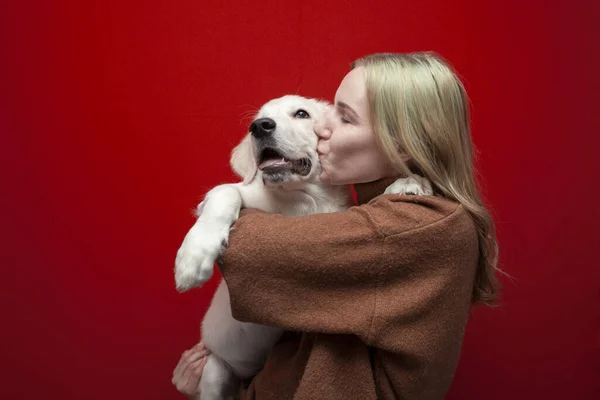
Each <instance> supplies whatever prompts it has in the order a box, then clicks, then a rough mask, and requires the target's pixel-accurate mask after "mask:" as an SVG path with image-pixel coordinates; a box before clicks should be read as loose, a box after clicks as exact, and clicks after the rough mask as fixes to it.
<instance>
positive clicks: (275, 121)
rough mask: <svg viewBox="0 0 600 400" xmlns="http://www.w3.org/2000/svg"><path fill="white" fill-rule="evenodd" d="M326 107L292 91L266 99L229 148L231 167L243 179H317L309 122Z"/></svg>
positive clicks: (277, 181)
mask: <svg viewBox="0 0 600 400" xmlns="http://www.w3.org/2000/svg"><path fill="white" fill-rule="evenodd" d="M329 107H330V105H329V104H328V103H326V102H324V101H319V100H315V99H307V98H304V97H300V96H293V95H288V96H284V97H281V98H279V99H275V100H271V101H269V102H268V103H267V104H265V105H264V106H263V107H262V108H261V109H260V111H259V112H258V114H257V116H256V118H255V119H254V121H253V122H252V124H251V125H250V129H249V130H250V132H249V133H248V135H246V137H245V138H244V139H243V140H242V142H241V143H240V144H239V145H237V146H236V148H235V149H233V152H232V154H231V166H232V168H233V170H234V171H235V172H236V173H237V174H238V175H239V176H240V177H242V178H243V179H244V182H245V183H248V182H251V181H252V180H253V179H255V178H261V179H262V180H263V182H264V183H265V185H281V184H288V183H303V182H316V181H318V177H319V174H320V167H319V157H318V154H317V140H318V138H317V135H316V134H315V133H314V131H313V125H314V123H315V122H316V121H318V120H319V119H320V118H322V117H323V115H325V113H326V112H327V110H328V109H329Z"/></svg>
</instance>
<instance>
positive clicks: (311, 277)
mask: <svg viewBox="0 0 600 400" xmlns="http://www.w3.org/2000/svg"><path fill="white" fill-rule="evenodd" d="M389 183H390V182H389V181H385V182H384V181H378V182H373V183H370V184H362V185H356V190H357V194H358V199H359V203H361V204H362V203H364V204H362V205H360V206H357V207H353V208H351V209H350V210H349V211H347V212H341V213H332V214H318V215H311V216H304V217H285V216H282V215H275V214H265V213H263V212H260V211H256V210H244V211H243V212H242V215H241V217H240V219H239V220H238V222H237V223H236V224H235V225H234V229H233V231H232V232H231V239H230V243H229V247H228V249H227V251H226V252H225V255H224V257H223V260H222V262H223V263H222V265H221V271H222V273H223V276H224V278H225V280H226V281H227V285H228V287H229V291H230V295H231V309H232V312H233V316H234V318H236V319H238V320H240V321H246V322H254V323H259V324H266V325H273V326H278V327H281V328H283V329H285V330H286V331H287V333H286V334H285V335H284V336H283V338H282V339H281V340H280V341H279V343H278V344H277V345H276V346H275V347H274V348H273V350H272V351H271V353H270V355H269V358H268V360H267V362H266V365H265V367H264V369H263V370H262V371H261V372H260V373H259V374H258V375H257V376H256V377H255V378H254V379H253V380H252V382H251V383H250V384H249V386H248V387H247V388H245V389H244V390H242V393H241V394H240V397H241V399H248V400H249V399H257V400H267V399H268V400H285V399H294V400H313V399H326V400H338V399H339V400H350V399H357V400H375V399H382V400H388V399H389V400H391V399H442V398H444V395H445V394H446V392H447V390H448V388H449V386H450V383H451V381H452V377H453V375H454V371H455V369H456V366H457V363H458V359H459V355H460V349H461V345H462V341H463V336H464V329H465V325H466V322H467V318H468V314H469V309H470V302H471V294H472V290H473V280H474V276H475V269H476V265H477V257H478V242H477V240H478V239H477V234H476V231H475V227H474V225H473V222H472V221H471V219H470V217H469V215H468V214H467V212H466V211H465V209H464V208H463V207H462V206H460V205H459V204H457V203H455V202H452V201H449V200H447V199H444V198H440V197H432V196H401V195H380V196H378V197H375V196H377V195H379V194H380V193H382V192H383V189H384V188H385V187H386V186H387V184H389ZM373 197H375V198H373ZM372 198H373V199H372ZM296 332H298V333H296Z"/></svg>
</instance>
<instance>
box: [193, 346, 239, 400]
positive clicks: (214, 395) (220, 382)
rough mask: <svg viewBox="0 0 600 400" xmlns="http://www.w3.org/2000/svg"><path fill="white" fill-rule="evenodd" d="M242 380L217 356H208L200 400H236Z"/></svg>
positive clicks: (201, 383)
mask: <svg viewBox="0 0 600 400" xmlns="http://www.w3.org/2000/svg"><path fill="white" fill-rule="evenodd" d="M239 386H240V380H239V379H238V378H237V377H236V376H235V375H234V374H233V372H232V371H231V368H229V366H228V365H227V364H226V363H225V361H223V360H222V359H221V358H219V357H218V356H216V355H215V354H211V355H210V356H208V362H207V363H206V365H205V366H204V371H203V372H202V378H201V379H200V400H234V399H235V396H236V394H237V391H238V389H239Z"/></svg>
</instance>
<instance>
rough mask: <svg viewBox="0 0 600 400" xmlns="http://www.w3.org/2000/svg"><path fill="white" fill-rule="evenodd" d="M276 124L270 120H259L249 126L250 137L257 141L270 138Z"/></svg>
mask: <svg viewBox="0 0 600 400" xmlns="http://www.w3.org/2000/svg"><path fill="white" fill-rule="evenodd" d="M276 127H277V124H276V123H275V121H273V120H272V119H271V118H259V119H257V120H256V121H254V122H253V123H252V125H250V132H252V136H254V137H255V138H257V139H260V138H264V137H268V136H271V134H272V133H273V132H275V128H276Z"/></svg>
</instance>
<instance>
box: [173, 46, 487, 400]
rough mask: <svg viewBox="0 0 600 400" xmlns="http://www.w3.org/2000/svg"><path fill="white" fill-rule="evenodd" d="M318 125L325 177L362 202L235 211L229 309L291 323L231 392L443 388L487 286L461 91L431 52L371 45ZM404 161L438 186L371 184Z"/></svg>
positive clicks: (388, 179) (178, 374)
mask: <svg viewBox="0 0 600 400" xmlns="http://www.w3.org/2000/svg"><path fill="white" fill-rule="evenodd" d="M315 132H316V134H317V135H318V136H319V145H318V148H317V149H318V152H319V154H320V161H321V166H322V175H321V179H323V180H325V181H328V182H331V183H332V184H334V185H347V184H354V185H355V189H356V193H357V199H358V203H359V206H358V207H353V208H351V209H350V210H349V211H347V212H342V213H333V214H319V215H311V216H306V217H299V218H298V217H296V218H289V217H284V216H282V215H274V214H265V213H263V212H260V211H257V210H243V211H242V213H241V216H240V219H239V220H238V221H237V222H236V224H235V229H234V230H233V231H232V232H231V237H230V242H229V247H228V249H227V250H226V252H225V254H224V256H223V263H222V265H221V272H222V274H223V276H224V278H225V280H226V281H227V285H228V287H229V290H230V293H231V307H232V312H233V316H234V317H235V318H236V319H238V320H241V321H247V322H254V323H259V324H265V325H274V326H279V327H282V328H284V329H285V330H286V332H287V333H286V334H285V335H284V337H283V338H282V339H281V340H280V342H279V343H278V344H277V345H276V346H275V347H274V348H273V350H272V352H271V353H270V355H269V358H268V360H267V362H266V364H265V367H264V369H263V370H262V371H261V372H260V373H259V374H258V375H257V376H256V377H255V378H254V379H253V380H252V382H251V383H249V385H248V386H247V387H246V388H244V389H243V390H242V392H241V393H240V397H241V398H242V399H258V400H263V399H277V400H281V399H292V398H293V399H296V400H304V399H344V400H347V399H361V400H367V399H397V398H407V399H442V398H444V395H445V394H446V392H447V390H448V388H449V386H450V383H451V381H452V377H453V374H454V371H455V369H456V366H457V363H458V358H459V354H460V349H461V345H462V341H463V336H464V329H465V325H466V322H467V318H468V315H469V310H470V308H471V306H472V305H474V304H478V303H482V304H491V303H492V302H493V300H494V299H495V297H496V294H497V290H498V283H497V281H496V277H495V273H496V271H497V268H496V262H497V255H498V250H497V244H496V238H495V230H494V224H493V221H492V218H491V217H490V214H489V213H488V211H487V210H486V208H485V206H484V204H483V202H482V200H481V198H480V195H479V193H478V191H477V187H476V182H475V174H474V171H473V149H472V143H471V137H470V128H469V117H468V104H467V96H466V93H465V90H464V88H463V86H462V84H461V82H460V80H459V79H458V78H457V76H456V74H455V73H454V72H453V71H452V70H451V68H450V67H449V66H448V65H447V64H446V63H445V62H444V61H443V60H442V59H440V58H439V57H437V56H436V55H434V54H430V53H412V54H374V55H370V56H367V57H364V58H361V59H359V60H357V61H356V62H354V63H353V66H352V69H351V71H350V72H349V73H348V75H346V77H345V78H344V80H343V81H342V83H341V84H340V86H339V88H338V91H337V93H336V96H335V103H334V110H333V111H332V112H331V113H330V114H329V115H327V116H326V117H325V118H324V119H323V120H322V121H321V122H319V123H318V124H317V125H316V126H315ZM412 173H417V174H419V175H422V176H424V177H426V178H428V179H429V180H430V181H431V183H432V185H433V188H434V191H435V193H436V196H400V195H386V194H382V193H383V191H384V190H385V188H386V187H387V186H388V185H389V184H391V183H392V182H393V181H394V180H395V179H396V178H397V177H399V176H406V175H409V174H412ZM184 354H185V353H184ZM205 354H206V349H204V348H203V346H202V345H201V344H200V345H197V346H196V347H195V348H194V349H192V350H191V351H189V352H188V353H187V354H185V355H184V356H183V357H182V359H181V360H180V363H179V365H178V367H177V368H176V370H175V371H174V376H173V383H174V384H175V385H176V386H177V387H178V388H179V389H180V391H182V392H184V393H187V394H188V395H193V394H194V393H195V390H197V386H198V385H197V383H198V380H199V377H200V375H201V370H202V367H203V365H204V364H203V363H204V361H203V359H202V356H203V355H205ZM190 371H192V372H190ZM193 371H195V372H193ZM186 382H187V383H188V386H189V388H191V389H190V390H189V391H186V390H187V389H186V386H185V383H186Z"/></svg>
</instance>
